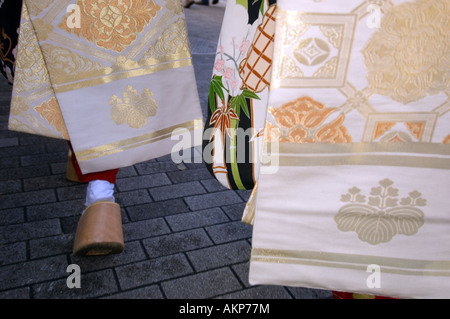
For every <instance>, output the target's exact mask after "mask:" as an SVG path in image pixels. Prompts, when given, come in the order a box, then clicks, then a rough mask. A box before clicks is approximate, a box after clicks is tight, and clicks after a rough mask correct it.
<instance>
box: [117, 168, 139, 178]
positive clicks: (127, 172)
mask: <svg viewBox="0 0 450 319" xmlns="http://www.w3.org/2000/svg"><path fill="white" fill-rule="evenodd" d="M132 176H137V172H136V169H135V168H134V166H127V167H121V168H120V169H119V172H118V173H117V178H118V179H119V178H125V177H132Z"/></svg>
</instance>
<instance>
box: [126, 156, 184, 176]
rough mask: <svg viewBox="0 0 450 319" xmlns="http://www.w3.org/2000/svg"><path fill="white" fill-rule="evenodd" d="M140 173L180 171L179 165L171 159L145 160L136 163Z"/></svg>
mask: <svg viewBox="0 0 450 319" xmlns="http://www.w3.org/2000/svg"><path fill="white" fill-rule="evenodd" d="M135 168H136V170H137V172H138V173H139V175H148V174H157V173H164V172H172V171H178V166H177V164H175V163H174V162H173V161H172V160H171V159H169V160H168V161H163V162H158V161H153V162H143V163H139V164H136V165H135Z"/></svg>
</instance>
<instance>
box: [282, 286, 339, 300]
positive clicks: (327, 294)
mask: <svg viewBox="0 0 450 319" xmlns="http://www.w3.org/2000/svg"><path fill="white" fill-rule="evenodd" d="M287 289H288V290H289V292H290V293H291V294H292V295H293V296H294V298H296V299H333V293H332V292H331V291H328V290H322V289H313V288H302V287H287Z"/></svg>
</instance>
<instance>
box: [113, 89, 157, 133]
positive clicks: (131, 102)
mask: <svg viewBox="0 0 450 319" xmlns="http://www.w3.org/2000/svg"><path fill="white" fill-rule="evenodd" d="M152 96H153V92H151V91H150V90H149V89H147V88H145V89H144V91H143V92H142V94H141V95H139V94H138V93H137V90H134V89H133V88H132V87H131V86H130V85H128V86H127V87H126V88H125V92H124V93H123V99H120V98H118V97H117V96H116V95H113V96H112V97H111V100H110V102H109V104H110V105H112V106H113V107H112V109H111V119H112V120H113V121H114V123H116V124H117V125H121V124H124V123H126V124H127V125H128V126H129V127H131V128H141V127H143V126H145V125H146V124H147V118H149V117H152V116H155V115H156V112H157V109H158V104H157V103H156V101H155V99H153V98H152Z"/></svg>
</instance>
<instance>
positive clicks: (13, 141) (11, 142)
mask: <svg viewBox="0 0 450 319" xmlns="http://www.w3.org/2000/svg"><path fill="white" fill-rule="evenodd" d="M17 145H19V139H18V138H17V137H9V138H0V147H8V146H17Z"/></svg>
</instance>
